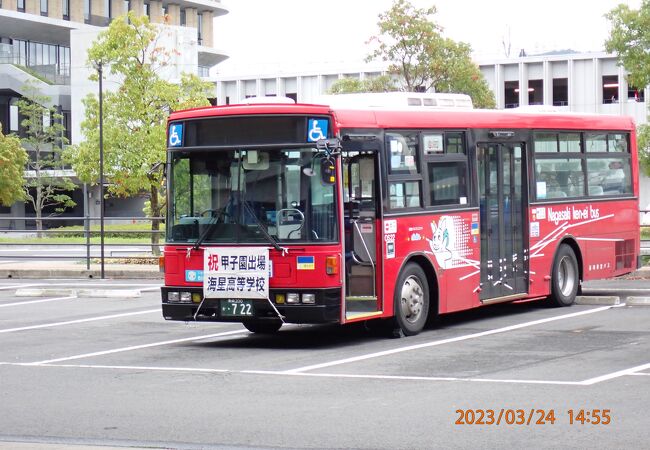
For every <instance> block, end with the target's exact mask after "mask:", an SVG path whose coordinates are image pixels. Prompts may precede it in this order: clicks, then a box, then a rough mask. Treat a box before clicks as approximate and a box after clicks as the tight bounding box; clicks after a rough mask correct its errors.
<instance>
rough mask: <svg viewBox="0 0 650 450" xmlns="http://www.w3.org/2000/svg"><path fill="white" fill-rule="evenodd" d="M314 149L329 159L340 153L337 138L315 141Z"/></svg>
mask: <svg viewBox="0 0 650 450" xmlns="http://www.w3.org/2000/svg"><path fill="white" fill-rule="evenodd" d="M316 148H317V149H318V150H319V151H320V152H323V153H325V156H326V157H327V158H328V159H329V158H331V157H332V156H336V155H338V154H340V153H341V141H340V140H339V138H330V139H319V140H318V141H316Z"/></svg>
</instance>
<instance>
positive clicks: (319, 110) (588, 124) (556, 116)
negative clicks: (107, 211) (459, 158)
mask: <svg viewBox="0 0 650 450" xmlns="http://www.w3.org/2000/svg"><path fill="white" fill-rule="evenodd" d="M274 114H280V115H286V114H290V115H291V114H300V115H329V114H332V115H333V116H334V118H335V121H336V124H337V126H338V128H393V129H399V128H403V129H408V128H417V129H421V128H447V129H449V128H457V129H462V128H493V129H502V130H503V129H518V128H533V129H567V130H570V129H576V130H584V129H586V130H589V129H593V130H633V129H634V128H635V124H634V120H633V119H632V118H631V117H629V116H614V115H601V114H578V113H570V112H567V113H564V112H562V113H560V112H551V113H539V112H532V111H529V112H527V111H511V110H481V109H474V110H465V109H463V110H422V109H417V110H405V109H389V108H384V107H382V108H375V107H369V108H362V109H361V108H358V109H339V108H332V107H330V106H328V105H311V104H300V103H299V104H286V103H282V104H272V103H267V104H250V105H227V106H212V107H204V108H195V109H188V110H184V111H177V112H173V113H172V114H171V115H170V117H169V121H176V120H187V119H198V118H204V117H219V116H240V115H274Z"/></svg>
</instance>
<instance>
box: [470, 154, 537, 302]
mask: <svg viewBox="0 0 650 450" xmlns="http://www.w3.org/2000/svg"><path fill="white" fill-rule="evenodd" d="M524 155H525V152H524V144H523V143H490V144H478V146H477V157H478V181H479V183H478V186H479V207H480V216H481V217H480V234H481V291H480V296H479V297H480V300H481V302H483V303H490V302H497V301H506V300H508V299H515V298H517V297H523V294H525V293H526V292H528V251H527V248H528V246H527V245H526V242H525V239H526V238H527V234H526V233H525V232H524V231H525V229H526V228H525V226H526V224H527V223H528V222H527V216H526V214H525V211H526V207H525V206H526V205H525V203H524V202H525V201H526V196H525V189H524V187H525V186H526V178H525V168H526V165H525V161H524V159H523V158H524Z"/></svg>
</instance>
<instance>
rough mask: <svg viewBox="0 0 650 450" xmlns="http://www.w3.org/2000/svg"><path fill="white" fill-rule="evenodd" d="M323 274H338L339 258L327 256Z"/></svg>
mask: <svg viewBox="0 0 650 450" xmlns="http://www.w3.org/2000/svg"><path fill="white" fill-rule="evenodd" d="M325 272H326V273H327V274H328V275H336V274H337V273H339V257H338V256H328V257H327V258H326V259H325Z"/></svg>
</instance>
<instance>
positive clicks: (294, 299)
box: [287, 292, 300, 304]
mask: <svg viewBox="0 0 650 450" xmlns="http://www.w3.org/2000/svg"><path fill="white" fill-rule="evenodd" d="M287 303H294V304H295V303H300V294H298V293H296V292H289V293H288V294H287Z"/></svg>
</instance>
